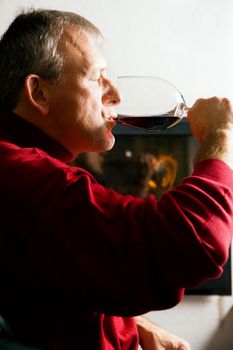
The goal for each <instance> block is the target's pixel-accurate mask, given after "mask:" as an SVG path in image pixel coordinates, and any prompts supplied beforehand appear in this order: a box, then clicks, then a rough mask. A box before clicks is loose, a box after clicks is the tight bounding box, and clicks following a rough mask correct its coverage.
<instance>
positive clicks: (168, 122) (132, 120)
mask: <svg viewBox="0 0 233 350" xmlns="http://www.w3.org/2000/svg"><path fill="white" fill-rule="evenodd" d="M180 119H181V118H179V117H177V116H172V115H168V114H160V115H155V116H149V117H141V116H136V117H133V116H132V117H131V116H128V115H122V114H118V116H117V117H116V121H117V122H118V123H120V124H122V125H126V126H130V127H133V128H137V129H143V130H148V131H159V130H162V129H166V128H170V127H171V126H173V125H175V124H177V123H178V122H179V121H180Z"/></svg>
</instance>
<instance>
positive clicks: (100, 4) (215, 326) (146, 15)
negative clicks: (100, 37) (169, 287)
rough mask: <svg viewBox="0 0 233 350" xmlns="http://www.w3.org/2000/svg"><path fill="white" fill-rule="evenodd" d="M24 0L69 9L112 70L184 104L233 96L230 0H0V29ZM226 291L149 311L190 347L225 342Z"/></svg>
mask: <svg viewBox="0 0 233 350" xmlns="http://www.w3.org/2000/svg"><path fill="white" fill-rule="evenodd" d="M25 6H27V7H28V6H34V7H45V8H55V9H64V10H68V11H75V12H78V13H79V14H81V15H83V16H85V17H87V18H88V19H89V20H91V21H92V22H93V23H94V24H96V25H97V26H98V27H99V28H100V29H101V30H102V31H103V33H104V35H105V38H106V56H107V58H108V61H109V68H110V72H111V71H112V72H113V73H114V74H150V75H157V76H160V77H163V78H165V79H167V80H170V81H172V82H173V83H174V84H175V85H177V87H178V88H179V89H180V90H181V91H182V92H183V95H184V97H185V98H186V101H187V104H188V105H191V104H192V103H193V102H194V101H195V100H196V98H198V97H208V96H213V95H222V96H223V95H224V96H228V97H230V98H232V99H233V1H232V0H75V1H72V0H34V1H33V0H31V1H30V0H10V1H9V0H0V33H2V32H3V31H4V30H5V29H6V27H7V26H8V24H9V22H10V21H11V19H12V18H13V17H14V15H15V13H16V12H17V11H19V9H20V8H22V7H25ZM232 305H233V299H232V297H218V296H211V297H204V296H203V297H197V296H192V297H190V296H189V297H188V296H186V297H185V298H184V301H183V302H182V303H181V304H180V305H179V306H177V307H176V308H174V309H172V310H167V311H163V312H151V313H150V314H148V316H149V317H150V318H152V319H153V320H155V321H156V322H158V323H160V324H161V325H162V326H164V327H166V328H168V329H170V330H171V331H173V332H175V333H176V334H178V335H180V336H182V337H184V338H186V339H187V340H189V341H190V343H191V344H192V349H193V350H232V349H233V335H232V334H233V322H232V321H233V308H232Z"/></svg>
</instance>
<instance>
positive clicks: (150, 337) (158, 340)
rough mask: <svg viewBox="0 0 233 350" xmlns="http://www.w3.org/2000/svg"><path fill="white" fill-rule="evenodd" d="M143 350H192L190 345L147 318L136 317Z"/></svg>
mask: <svg viewBox="0 0 233 350" xmlns="http://www.w3.org/2000/svg"><path fill="white" fill-rule="evenodd" d="M135 321H136V325H137V328H138V333H139V339H140V345H141V347H142V349H143V350H191V347H190V345H189V344H188V343H187V342H186V341H185V340H184V339H182V338H179V337H177V336H175V335H173V334H172V333H170V332H168V331H166V330H165V329H163V328H161V327H159V326H157V325H156V324H154V323H152V322H150V321H149V320H147V319H146V318H145V317H142V316H137V317H135Z"/></svg>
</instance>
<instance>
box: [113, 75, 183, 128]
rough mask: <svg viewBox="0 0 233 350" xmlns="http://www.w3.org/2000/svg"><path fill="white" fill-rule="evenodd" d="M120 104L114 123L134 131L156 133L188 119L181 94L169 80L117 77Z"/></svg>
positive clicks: (151, 77) (152, 77)
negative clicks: (134, 129) (136, 129)
mask: <svg viewBox="0 0 233 350" xmlns="http://www.w3.org/2000/svg"><path fill="white" fill-rule="evenodd" d="M117 87H118V89H119V90H120V92H121V94H122V102H121V103H120V105H119V106H118V107H117V117H116V121H117V122H118V123H120V124H122V125H126V126H129V127H133V128H138V129H143V130H148V131H159V130H162V129H165V128H170V127H172V126H174V125H176V124H177V123H178V122H179V121H180V120H181V119H182V118H183V117H186V116H187V110H188V107H187V105H186V103H185V100H184V97H183V96H182V94H181V92H180V91H179V90H178V89H177V88H176V87H175V86H174V85H173V84H172V83H170V82H169V81H167V80H164V79H161V78H158V77H154V76H119V77H117Z"/></svg>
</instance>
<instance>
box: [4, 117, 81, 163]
mask: <svg viewBox="0 0 233 350" xmlns="http://www.w3.org/2000/svg"><path fill="white" fill-rule="evenodd" d="M0 138H1V139H4V140H7V141H11V142H13V143H15V144H17V145H18V146H20V147H35V148H39V149H41V150H43V151H44V152H46V153H48V154H49V155H50V156H52V157H54V158H57V159H59V160H61V161H63V162H65V163H68V162H71V161H72V160H73V159H74V156H73V155H72V154H71V153H70V152H69V151H68V150H67V149H66V148H64V147H63V146H62V145H61V144H60V143H58V142H57V141H56V140H54V139H53V138H51V137H50V136H49V135H47V134H45V133H44V132H43V131H42V130H40V129H39V128H38V127H37V126H35V125H34V124H32V123H30V122H28V121H27V120H25V119H24V118H22V117H20V116H18V115H17V114H15V113H13V112H5V111H4V112H3V111H1V112H0Z"/></svg>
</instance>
